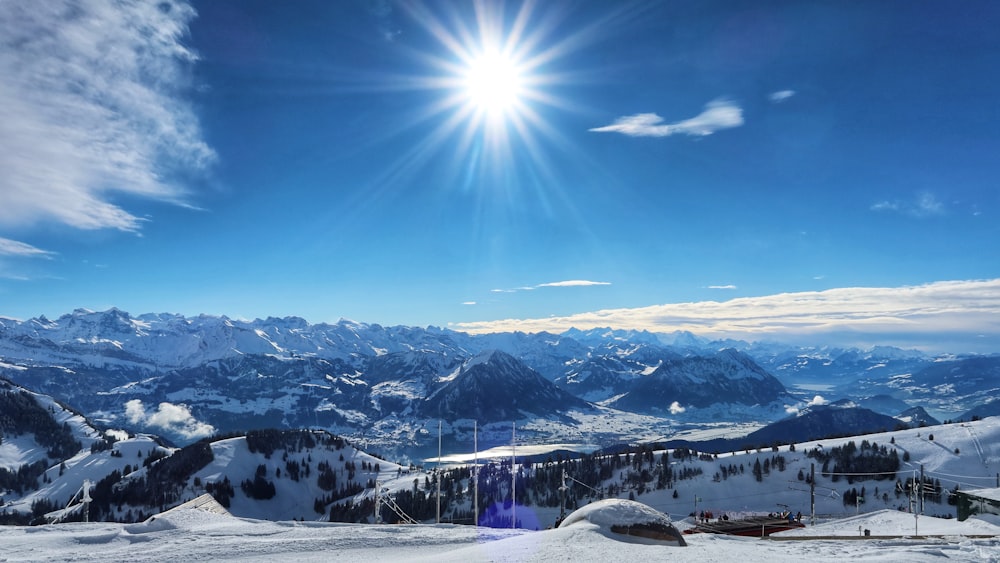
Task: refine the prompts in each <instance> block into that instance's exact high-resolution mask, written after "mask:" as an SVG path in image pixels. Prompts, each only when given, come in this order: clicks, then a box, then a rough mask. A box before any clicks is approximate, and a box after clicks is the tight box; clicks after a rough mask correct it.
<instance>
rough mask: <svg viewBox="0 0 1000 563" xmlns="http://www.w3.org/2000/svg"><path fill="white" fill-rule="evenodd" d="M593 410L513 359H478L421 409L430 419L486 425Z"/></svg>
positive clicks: (485, 355)
mask: <svg viewBox="0 0 1000 563" xmlns="http://www.w3.org/2000/svg"><path fill="white" fill-rule="evenodd" d="M574 408H576V409H588V408H590V407H589V405H588V404H587V403H586V402H584V401H582V400H581V399H578V398H576V397H574V396H573V395H570V394H569V393H567V392H566V391H563V390H562V389H559V388H558V387H556V386H555V384H553V383H551V382H550V381H548V380H547V379H545V378H544V377H542V376H541V375H539V374H538V372H536V371H535V370H533V369H531V368H529V367H528V366H526V365H525V364H524V363H523V362H521V361H520V360H518V359H517V358H514V357H513V356H511V355H510V354H507V353H505V352H501V351H498V350H489V351H485V352H482V353H480V354H477V355H476V356H474V357H473V358H471V359H470V360H468V361H467V362H465V364H464V365H463V366H462V368H461V370H459V373H458V374H457V375H456V376H455V377H454V378H452V379H450V380H448V381H447V382H446V383H445V384H444V385H443V386H442V387H441V388H439V389H438V390H436V391H435V392H434V393H433V394H432V395H431V396H430V397H428V398H427V399H426V400H425V401H424V403H423V404H422V405H421V412H423V413H424V415H425V416H429V417H440V418H445V419H448V420H458V419H475V420H479V421H481V422H499V421H507V420H518V419H520V418H523V417H524V416H527V415H534V416H541V417H549V416H558V415H559V414H561V413H563V412H566V411H567V410H570V409H574Z"/></svg>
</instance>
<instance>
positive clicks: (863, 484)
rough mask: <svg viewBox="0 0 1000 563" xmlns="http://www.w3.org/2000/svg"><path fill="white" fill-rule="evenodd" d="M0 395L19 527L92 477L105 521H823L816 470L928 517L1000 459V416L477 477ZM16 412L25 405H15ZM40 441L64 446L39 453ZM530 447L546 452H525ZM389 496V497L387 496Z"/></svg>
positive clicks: (824, 486) (297, 436) (854, 497)
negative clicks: (110, 421) (759, 516)
mask: <svg viewBox="0 0 1000 563" xmlns="http://www.w3.org/2000/svg"><path fill="white" fill-rule="evenodd" d="M482 360H484V362H483V364H481V365H486V364H488V363H489V362H490V361H491V360H492V361H498V362H505V361H506V362H509V360H507V359H505V358H502V357H501V358H491V357H486V358H482ZM477 365H480V364H477ZM471 367H474V366H470V369H471ZM0 398H5V399H7V400H9V404H8V403H5V405H6V406H7V407H8V408H7V409H6V410H5V411H4V412H5V413H14V414H13V415H10V416H8V417H7V418H5V419H4V425H5V426H4V429H5V430H4V438H3V440H2V441H0V476H4V478H6V479H10V478H11V475H13V474H19V473H20V474H23V473H24V472H25V471H26V470H25V469H24V468H25V467H26V466H31V465H33V464H35V465H38V466H39V467H40V468H41V471H40V472H38V473H37V474H36V475H34V476H32V477H31V478H30V479H25V480H24V482H23V483H21V484H18V485H14V486H11V485H6V486H5V487H3V488H2V490H0V497H2V498H3V504H2V512H0V514H3V518H4V519H6V521H8V522H10V521H17V522H21V521H23V520H22V518H26V519H34V520H36V521H43V520H46V519H49V520H51V519H53V518H62V519H64V520H73V519H78V518H79V517H80V513H79V510H80V509H81V508H82V506H80V505H78V504H74V503H73V502H71V499H72V497H73V496H74V494H75V493H76V491H78V490H79V488H80V487H81V485H82V483H83V480H84V479H86V480H89V481H90V482H91V483H92V484H93V485H94V487H93V489H92V490H91V496H92V498H93V500H92V502H91V503H90V505H89V510H90V515H91V517H92V519H94V520H98V519H100V520H111V519H113V520H117V521H126V522H133V521H141V520H143V519H144V518H145V517H146V516H148V515H149V514H151V513H155V512H160V511H162V510H165V509H168V508H170V507H172V506H176V505H178V504H180V503H183V502H185V501H187V500H191V499H193V498H196V497H198V496H200V495H202V494H205V493H208V494H210V495H212V496H213V497H215V499H216V500H217V501H218V502H219V503H221V504H223V505H224V506H225V507H227V508H228V510H229V511H230V512H231V513H232V514H234V515H237V516H243V517H248V518H256V519H270V520H284V521H289V520H303V519H304V520H310V521H328V520H334V521H346V522H373V521H374V520H375V513H376V508H379V507H380V508H379V511H378V513H379V515H380V516H379V517H380V518H381V519H383V520H384V521H386V522H396V521H399V520H400V519H402V518H403V516H402V515H403V514H405V515H408V516H409V517H412V518H414V519H416V520H419V521H424V522H428V521H433V520H434V518H435V516H434V515H435V512H436V509H435V506H436V500H435V495H436V490H437V486H436V480H438V479H440V480H441V491H442V493H441V501H440V502H441V510H440V514H441V518H442V521H444V522H454V523H471V521H472V519H473V513H472V510H473V508H474V504H473V501H472V497H473V496H474V495H477V494H478V495H479V497H478V506H479V510H480V513H479V514H478V517H479V522H480V524H492V525H499V526H509V525H510V522H511V520H510V519H511V518H512V517H514V514H515V513H514V506H515V504H516V510H517V512H516V514H517V516H516V518H517V521H518V522H519V523H520V526H519V527H525V528H528V529H536V528H538V529H540V528H542V527H545V526H547V525H548V524H549V523H551V522H553V521H555V519H556V518H557V517H558V515H559V514H560V511H561V509H562V507H563V506H565V508H566V509H569V510H572V509H574V508H577V507H581V506H584V505H586V504H587V503H589V502H592V501H593V500H596V499H597V496H595V495H596V493H597V491H601V492H602V494H603V495H605V496H607V497H611V498H626V497H627V498H630V499H636V500H641V501H642V502H643V503H645V504H647V505H648V506H651V507H654V508H656V509H657V510H660V511H662V512H664V513H666V514H671V515H675V516H676V517H677V518H678V519H680V518H683V517H684V515H686V514H688V513H689V512H690V511H691V508H692V506H696V507H703V508H704V509H709V510H712V511H713V512H716V513H720V514H721V513H722V512H733V513H737V512H760V511H763V512H767V511H769V510H771V511H773V510H774V507H775V506H776V505H777V506H783V507H791V509H792V510H793V511H794V510H795V509H796V508H799V507H801V510H802V511H803V512H807V508H806V507H808V506H809V503H810V495H809V490H810V487H809V479H811V478H812V477H811V476H810V475H811V472H812V471H813V470H815V483H814V484H815V487H814V489H815V491H816V493H817V494H816V496H815V499H814V500H815V503H816V510H817V514H819V515H825V517H831V516H839V517H844V516H847V515H854V514H856V513H859V512H862V511H863V512H865V513H868V512H878V511H880V510H897V509H900V508H905V507H908V506H916V505H911V504H910V503H911V501H912V499H911V498H910V497H909V496H908V493H907V491H909V490H910V488H911V484H912V480H914V479H915V478H916V477H917V475H918V473H919V474H921V475H922V478H923V479H924V481H923V482H924V484H925V486H924V487H922V488H921V490H922V491H923V498H922V499H921V500H920V504H921V505H923V506H924V509H923V510H924V512H925V514H928V515H940V516H951V517H953V516H954V515H955V505H954V492H955V491H957V490H964V489H967V488H970V487H972V488H974V487H976V486H992V483H993V482H994V479H995V467H996V464H997V463H1000V418H996V417H993V418H989V419H985V420H981V421H973V422H967V423H951V424H944V425H940V426H934V427H929V428H917V429H910V428H908V429H898V430H894V431H890V432H882V433H878V434H867V435H864V436H845V437H842V438H826V439H823V440H822V441H817V440H803V441H797V442H794V443H791V444H787V443H785V442H782V441H780V439H776V440H775V441H774V442H773V446H772V447H765V448H757V449H756V450H755V451H753V450H751V449H749V448H748V449H747V450H746V451H732V452H730V451H722V452H719V453H715V454H710V453H704V452H699V451H697V449H696V448H692V447H679V448H676V449H672V450H662V449H654V447H652V446H650V445H637V446H633V447H630V448H626V449H623V450H621V451H614V452H594V453H591V454H586V453H585V454H580V455H579V457H576V458H566V457H563V456H560V457H559V458H558V460H556V459H547V460H543V461H540V462H537V463H530V462H528V461H527V460H525V459H523V458H520V459H519V461H518V463H517V464H516V466H515V467H513V468H512V466H511V464H510V457H509V456H510V454H511V453H512V450H510V449H507V451H506V452H505V453H499V454H498V453H493V454H490V453H486V452H483V455H482V456H481V457H480V458H479V460H480V465H479V470H478V481H477V482H476V483H474V482H473V479H472V472H471V469H470V467H469V466H467V465H465V464H463V463H458V462H455V461H451V462H448V463H447V465H443V466H437V467H435V469H438V470H439V471H436V472H427V471H425V470H424V469H423V468H421V467H416V466H409V465H405V466H404V465H400V464H396V463H393V462H391V461H388V460H386V459H383V458H381V457H377V456H374V455H371V454H369V453H366V452H364V451H362V450H360V449H358V448H356V447H354V446H353V445H352V444H351V443H350V442H349V441H347V440H344V439H343V438H340V437H338V436H334V435H331V434H329V433H327V432H324V431H315V430H263V431H255V432H248V433H245V434H238V435H234V436H221V437H217V438H213V439H212V440H201V441H198V442H195V443H193V444H190V445H188V446H185V447H184V448H182V449H177V448H170V447H165V446H163V445H161V444H159V443H158V442H157V440H156V439H155V437H151V436H144V435H132V436H129V435H126V434H124V433H120V432H103V433H101V432H97V431H96V430H94V429H93V426H92V425H90V424H89V423H88V422H87V421H86V420H85V419H83V417H80V416H79V415H76V414H74V413H72V411H69V410H65V409H63V408H62V407H59V406H58V404H57V403H55V402H54V401H52V400H51V398H48V397H45V396H43V395H39V394H37V393H32V392H30V391H27V390H25V389H22V388H19V387H17V386H15V385H12V384H9V383H5V384H4V386H3V389H2V393H0ZM14 403H17V404H20V405H22V406H21V407H19V408H17V409H15V408H11V407H10V404H14ZM837 410H839V411H843V412H848V411H858V410H859V409H855V408H846V409H832V408H825V409H814V410H811V411H810V412H806V413H802V414H801V416H800V417H798V419H799V421H800V423H801V424H804V422H801V421H804V420H806V419H807V418H810V417H812V416H813V415H814V414H815V413H823V412H832V411H837ZM850 415H851V416H856V413H850ZM28 419H30V420H32V421H33V422H32V423H31V424H29V425H23V424H21V425H15V424H14V423H13V422H11V421H12V420H17V421H23V420H28ZM43 419H48V420H47V421H46V420H43ZM890 420H891V419H890ZM60 422H61V423H60ZM791 423H793V424H794V422H791ZM18 424H20V423H18ZM53 427H56V428H59V430H58V432H56V433H57V434H58V433H65V434H66V435H68V436H70V438H71V439H72V440H73V441H74V443H73V444H69V445H66V446H65V447H64V448H63V450H60V451H59V452H55V451H53V449H52V446H51V445H46V444H51V443H52V442H50V441H49V438H47V437H45V436H43V435H45V434H47V432H48V431H47V430H45V429H46V428H53ZM843 428H845V429H847V428H849V426H844V427H843ZM39 446H41V448H42V449H44V448H48V450H49V451H48V453H47V454H43V453H40V452H38V450H39ZM521 448H523V449H525V450H526V451H528V452H530V451H532V450H531V448H530V447H528V446H527V445H526V444H523V443H522V444H521V445H520V446H519V449H521ZM32 456H34V458H33V457H32ZM60 458H64V459H60ZM918 470H919V471H918ZM564 471H565V472H566V473H567V474H568V475H570V476H571V477H573V481H572V482H571V483H569V484H568V485H569V488H568V490H567V495H566V501H565V503H566V504H565V505H563V504H562V503H563V501H562V500H561V499H560V496H559V495H558V494H557V492H558V487H559V485H560V483H561V481H562V480H561V477H560V476H561V475H562V474H563V472H564ZM515 479H516V483H517V485H516V492H515V487H514V486H513V485H512V483H513V482H514V481H513V480H515ZM796 480H797V481H799V482H800V485H799V486H795V482H796ZM7 482H8V483H10V481H7ZM789 483H792V486H789ZM376 491H382V492H384V494H383V493H380V494H379V496H380V497H381V498H380V499H379V501H378V503H377V500H376ZM515 499H516V500H515ZM694 499H697V500H694ZM390 500H391V503H390V502H389V501H390ZM379 503H384V504H379ZM693 503H697V504H693ZM67 504H69V505H70V507H69V508H64V507H66V506H67Z"/></svg>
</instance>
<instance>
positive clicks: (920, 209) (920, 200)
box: [870, 191, 945, 217]
mask: <svg viewBox="0 0 1000 563" xmlns="http://www.w3.org/2000/svg"><path fill="white" fill-rule="evenodd" d="M870 209H871V210H872V211H882V212H892V213H903V214H905V215H909V216H911V217H931V216H934V215H943V214H944V213H945V207H944V204H943V203H941V201H940V200H939V199H938V198H937V197H936V196H935V195H934V194H932V193H931V192H926V191H925V192H920V193H919V194H917V195H916V197H915V198H914V199H912V200H907V201H904V200H883V201H879V202H876V203H874V204H872V206H871V208H870Z"/></svg>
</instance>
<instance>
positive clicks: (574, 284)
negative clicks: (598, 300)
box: [535, 280, 611, 287]
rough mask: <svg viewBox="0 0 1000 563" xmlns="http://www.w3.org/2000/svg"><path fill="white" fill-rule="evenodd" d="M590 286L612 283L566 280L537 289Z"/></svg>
mask: <svg viewBox="0 0 1000 563" xmlns="http://www.w3.org/2000/svg"><path fill="white" fill-rule="evenodd" d="M589 285H611V283H610V282H599V281H590V280H566V281H557V282H549V283H540V284H538V285H536V286H535V287H584V286H589Z"/></svg>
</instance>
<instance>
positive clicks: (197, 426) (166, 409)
mask: <svg viewBox="0 0 1000 563" xmlns="http://www.w3.org/2000/svg"><path fill="white" fill-rule="evenodd" d="M125 418H126V419H128V421H129V423H131V424H134V425H137V426H145V427H150V428H159V429H162V430H167V431H170V432H174V433H176V434H179V435H180V436H183V437H184V438H188V439H190V438H203V437H205V436H211V435H212V434H213V433H214V432H215V427H214V426H212V425H211V424H208V423H205V422H200V421H198V420H197V419H196V418H195V417H194V416H193V415H192V414H191V410H190V409H189V408H188V407H187V406H186V405H175V404H173V403H160V405H159V407H158V408H157V409H156V410H155V411H152V412H147V411H146V407H145V405H143V404H142V401H140V400H139V399H132V400H131V401H128V402H126V403H125Z"/></svg>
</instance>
